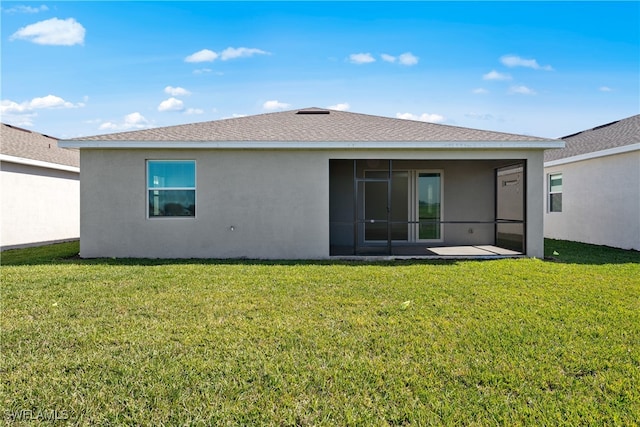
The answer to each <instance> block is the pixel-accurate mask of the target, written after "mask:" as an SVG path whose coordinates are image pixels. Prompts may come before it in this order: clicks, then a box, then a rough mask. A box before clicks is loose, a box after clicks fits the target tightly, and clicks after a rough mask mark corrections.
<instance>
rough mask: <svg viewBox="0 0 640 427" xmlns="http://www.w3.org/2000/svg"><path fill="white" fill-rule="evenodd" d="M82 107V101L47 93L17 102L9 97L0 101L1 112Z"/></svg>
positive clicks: (26, 111)
mask: <svg viewBox="0 0 640 427" xmlns="http://www.w3.org/2000/svg"><path fill="white" fill-rule="evenodd" d="M79 107H84V103H82V102H79V103H77V104H74V103H72V102H69V101H65V100H64V99H62V98H60V97H59V96H55V95H47V96H43V97H37V98H33V99H32V100H31V101H25V102H22V103H20V104H18V103H17V102H15V101H12V100H10V99H3V100H2V101H1V102H0V112H2V114H16V113H17V114H20V113H28V112H32V111H33V110H40V109H45V108H79Z"/></svg>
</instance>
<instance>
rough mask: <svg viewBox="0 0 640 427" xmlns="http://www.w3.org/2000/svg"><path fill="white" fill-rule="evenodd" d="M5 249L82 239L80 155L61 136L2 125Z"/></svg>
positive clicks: (1, 233) (1, 236)
mask: <svg viewBox="0 0 640 427" xmlns="http://www.w3.org/2000/svg"><path fill="white" fill-rule="evenodd" d="M0 140H1V141H0V186H1V188H2V190H1V191H2V192H1V195H0V200H1V201H2V210H1V215H2V216H1V218H0V220H1V222H0V247H1V248H2V249H3V250H4V249H11V248H18V247H26V246H36V245H40V244H46V243H53V242H60V241H67V240H77V239H78V238H79V237H80V153H79V152H78V150H69V149H64V148H60V147H58V140H57V139H55V138H52V137H50V136H47V135H42V134H40V133H36V132H31V131H29V130H26V129H21V128H19V127H15V126H10V125H7V124H4V123H2V130H1V132H0Z"/></svg>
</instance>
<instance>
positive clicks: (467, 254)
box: [331, 245, 525, 260]
mask: <svg viewBox="0 0 640 427" xmlns="http://www.w3.org/2000/svg"><path fill="white" fill-rule="evenodd" d="M392 252H393V253H392V255H388V254H384V253H383V252H382V250H380V251H378V252H375V251H372V252H371V253H365V254H361V255H337V256H332V257H331V258H333V259H342V260H393V259H493V258H520V257H524V256H525V255H524V254H523V253H522V252H518V251H513V250H510V249H505V248H501V247H499V246H493V245H478V246H433V247H425V246H422V247H419V246H415V245H409V246H395V247H393V249H392Z"/></svg>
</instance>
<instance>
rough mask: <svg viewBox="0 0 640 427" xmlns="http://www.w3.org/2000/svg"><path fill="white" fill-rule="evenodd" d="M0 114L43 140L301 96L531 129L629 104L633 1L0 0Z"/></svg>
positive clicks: (389, 112) (638, 24)
mask: <svg viewBox="0 0 640 427" xmlns="http://www.w3.org/2000/svg"><path fill="white" fill-rule="evenodd" d="M1 7H2V10H1V15H0V18H1V19H2V29H1V34H2V39H1V43H2V45H1V48H2V54H1V59H2V63H1V67H2V68H1V71H2V83H1V94H0V95H1V98H0V99H1V102H2V104H1V108H2V109H1V112H2V121H3V122H5V123H9V124H13V125H16V126H21V127H25V128H28V129H32V130H36V131H38V132H42V133H45V134H48V135H52V136H55V137H58V138H71V137H76V136H83V135H96V134H102V133H110V132H117V131H124V130H136V129H143V128H147V127H159V126H169V125H175V124H182V123H191V122H200V121H208V120H217V119H223V118H229V117H234V116H239V115H251V114H259V113H264V112H273V111H282V110H288V109H296V108H303V107H311V106H316V107H329V108H335V109H343V110H347V111H352V112H358V113H366V114H375V115H382V116H388V117H398V118H407V119H414V120H425V121H431V122H435V123H443V124H449V125H456V126H465V127H472V128H479V129H489V130H495V131H502V132H512V133H519V134H528V135H536V136H544V137H561V136H564V135H567V134H571V133H574V132H577V131H581V130H584V129H588V128H592V127H594V126H598V125H601V124H604V123H608V122H611V121H614V120H618V119H621V118H625V117H628V116H631V115H634V114H638V113H640V3H639V2H636V1H628V2H575V1H574V2H507V1H502V2H500V1H497V2H364V1H361V2H205V1H200V2H168V1H164V2H150V1H148V2H73V1H67V2H46V1H43V2H14V1H3V2H2V5H1Z"/></svg>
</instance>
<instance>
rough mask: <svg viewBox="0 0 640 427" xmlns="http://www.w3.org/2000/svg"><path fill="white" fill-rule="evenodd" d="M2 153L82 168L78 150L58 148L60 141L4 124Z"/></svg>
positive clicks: (0, 132) (0, 149) (0, 147)
mask: <svg viewBox="0 0 640 427" xmlns="http://www.w3.org/2000/svg"><path fill="white" fill-rule="evenodd" d="M0 140H1V141H2V142H1V143H0V153H2V154H5V155H7V156H13V157H21V158H24V159H31V160H39V161H42V162H49V163H55V164H58V165H65V166H73V167H79V166H80V153H79V152H78V150H74V149H68V148H60V147H58V140H57V139H55V138H52V137H50V136H48V135H43V134H41V133H37V132H32V131H30V130H27V129H22V128H19V127H16V126H11V125H7V124H4V123H2V126H1V131H0Z"/></svg>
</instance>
